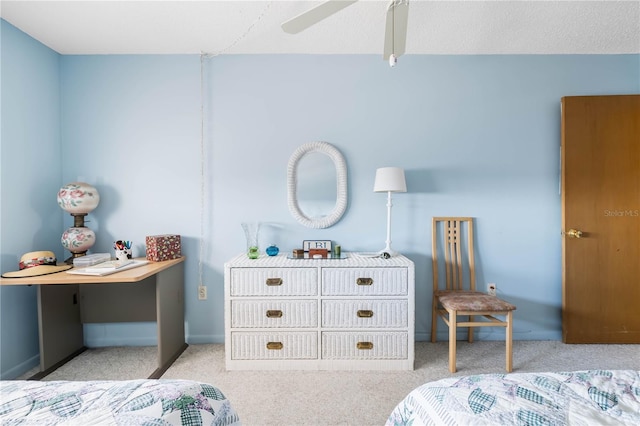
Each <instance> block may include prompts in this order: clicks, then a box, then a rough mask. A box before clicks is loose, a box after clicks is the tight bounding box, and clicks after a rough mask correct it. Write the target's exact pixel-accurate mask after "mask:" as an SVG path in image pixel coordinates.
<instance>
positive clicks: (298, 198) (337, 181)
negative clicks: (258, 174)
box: [287, 142, 347, 228]
mask: <svg viewBox="0 0 640 426" xmlns="http://www.w3.org/2000/svg"><path fill="white" fill-rule="evenodd" d="M287 195H288V201H289V210H290V211H291V214H292V215H293V217H294V218H295V219H296V220H298V222H300V223H302V224H303V225H304V226H307V227H309V228H328V227H329V226H332V225H334V224H335V223H336V222H337V221H338V220H340V218H341V217H342V215H343V214H344V212H345V210H346V207H347V166H346V162H345V160H344V157H343V156H342V154H341V153H340V151H338V150H337V149H336V148H335V147H334V146H333V145H331V144H329V143H327V142H310V143H307V144H304V145H302V146H301V147H299V148H298V149H297V150H296V151H295V152H294V153H293V155H292V156H291V158H290V159H289V168H288V173H287Z"/></svg>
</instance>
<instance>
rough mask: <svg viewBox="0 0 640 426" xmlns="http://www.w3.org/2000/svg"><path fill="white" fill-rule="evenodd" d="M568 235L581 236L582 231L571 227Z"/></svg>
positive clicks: (572, 236)
mask: <svg viewBox="0 0 640 426" xmlns="http://www.w3.org/2000/svg"><path fill="white" fill-rule="evenodd" d="M567 235H568V236H569V237H571V238H580V237H582V231H578V230H577V229H569V230H568V231H567Z"/></svg>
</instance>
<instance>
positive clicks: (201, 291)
mask: <svg viewBox="0 0 640 426" xmlns="http://www.w3.org/2000/svg"><path fill="white" fill-rule="evenodd" d="M198 300H207V287H205V286H203V285H200V286H198Z"/></svg>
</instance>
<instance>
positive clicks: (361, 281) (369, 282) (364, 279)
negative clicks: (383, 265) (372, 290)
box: [356, 278, 373, 285]
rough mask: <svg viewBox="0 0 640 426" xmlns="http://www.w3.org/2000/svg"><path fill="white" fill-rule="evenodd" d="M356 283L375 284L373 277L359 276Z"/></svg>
mask: <svg viewBox="0 0 640 426" xmlns="http://www.w3.org/2000/svg"><path fill="white" fill-rule="evenodd" d="M356 284H358V285H372V284H373V278H358V279H357V280H356Z"/></svg>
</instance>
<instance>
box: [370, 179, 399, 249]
mask: <svg viewBox="0 0 640 426" xmlns="http://www.w3.org/2000/svg"><path fill="white" fill-rule="evenodd" d="M373 192H386V193H387V241H386V246H385V248H384V249H382V250H381V251H380V254H381V255H382V256H384V257H390V256H394V255H396V254H397V253H396V252H395V251H393V249H392V248H391V206H392V205H393V204H392V203H391V193H392V192H407V183H406V181H405V178H404V169H402V168H400V167H382V168H379V169H378V170H376V180H375V183H374V184H373Z"/></svg>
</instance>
